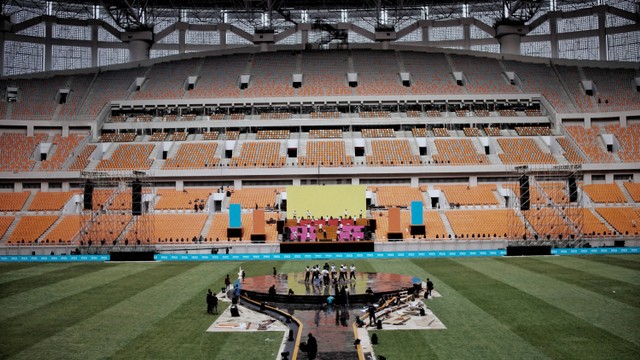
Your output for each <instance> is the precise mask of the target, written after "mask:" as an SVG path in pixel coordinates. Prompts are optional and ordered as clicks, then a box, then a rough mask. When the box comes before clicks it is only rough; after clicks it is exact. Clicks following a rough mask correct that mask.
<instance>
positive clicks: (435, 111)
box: [425, 110, 442, 117]
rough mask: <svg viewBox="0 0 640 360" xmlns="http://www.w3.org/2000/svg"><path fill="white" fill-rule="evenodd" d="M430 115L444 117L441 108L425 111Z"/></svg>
mask: <svg viewBox="0 0 640 360" xmlns="http://www.w3.org/2000/svg"><path fill="white" fill-rule="evenodd" d="M425 114H427V116H428V117H442V113H441V112H440V111H439V110H427V111H425Z"/></svg>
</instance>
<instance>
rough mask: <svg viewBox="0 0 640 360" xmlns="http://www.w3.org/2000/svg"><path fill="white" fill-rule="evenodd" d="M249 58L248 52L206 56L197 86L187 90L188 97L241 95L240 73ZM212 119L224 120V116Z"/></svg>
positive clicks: (229, 96) (233, 96)
mask: <svg viewBox="0 0 640 360" xmlns="http://www.w3.org/2000/svg"><path fill="white" fill-rule="evenodd" d="M248 60H249V55H247V54H237V55H231V56H208V57H206V58H204V61H203V63H202V67H201V69H200V74H199V76H198V81H197V82H196V84H195V88H194V89H193V90H191V91H187V92H186V97H187V98H194V99H197V98H235V97H239V96H240V89H239V87H238V75H239V74H242V73H244V70H245V68H246V66H247V62H248ZM220 69H225V71H220ZM190 75H193V74H190ZM216 115H222V114H216ZM211 120H222V118H220V119H217V118H216V119H211Z"/></svg>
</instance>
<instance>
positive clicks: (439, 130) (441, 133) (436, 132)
mask: <svg viewBox="0 0 640 360" xmlns="http://www.w3.org/2000/svg"><path fill="white" fill-rule="evenodd" d="M431 131H433V136H436V137H449V136H450V135H449V130H447V129H445V128H443V127H434V128H433V129H431Z"/></svg>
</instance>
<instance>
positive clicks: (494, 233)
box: [445, 210, 524, 240]
mask: <svg viewBox="0 0 640 360" xmlns="http://www.w3.org/2000/svg"><path fill="white" fill-rule="evenodd" d="M445 214H446V215H447V219H448V220H449V223H450V224H451V228H452V229H453V232H454V234H455V236H456V238H458V239H465V240H469V239H494V238H505V237H508V236H511V235H515V234H524V225H523V224H522V221H521V220H520V219H518V218H517V217H516V216H515V215H514V214H513V210H447V211H446V212H445ZM514 232H515V234H514Z"/></svg>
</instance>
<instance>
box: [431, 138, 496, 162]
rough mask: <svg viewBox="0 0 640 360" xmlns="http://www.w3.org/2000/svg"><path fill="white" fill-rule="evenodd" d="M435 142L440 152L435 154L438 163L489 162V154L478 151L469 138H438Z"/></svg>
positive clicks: (434, 157)
mask: <svg viewBox="0 0 640 360" xmlns="http://www.w3.org/2000/svg"><path fill="white" fill-rule="evenodd" d="M434 142H435V144H436V148H437V149H438V153H437V154H433V162H434V163H436V164H446V165H449V164H453V165H465V164H489V159H488V158H487V155H485V154H480V153H478V150H477V149H476V147H475V146H473V143H472V142H471V140H469V139H446V140H445V139H436V140H434Z"/></svg>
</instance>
